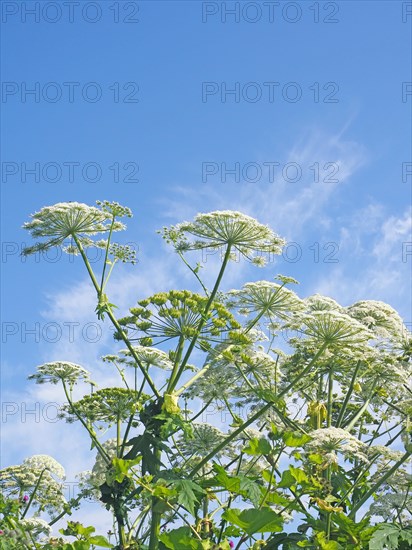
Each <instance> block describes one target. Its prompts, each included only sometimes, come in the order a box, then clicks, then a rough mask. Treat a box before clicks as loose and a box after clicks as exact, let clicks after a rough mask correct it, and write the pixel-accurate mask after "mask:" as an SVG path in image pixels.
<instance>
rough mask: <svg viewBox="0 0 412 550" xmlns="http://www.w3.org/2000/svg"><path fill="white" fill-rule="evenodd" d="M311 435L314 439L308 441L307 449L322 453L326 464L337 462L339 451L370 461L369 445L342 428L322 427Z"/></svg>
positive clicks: (363, 460)
mask: <svg viewBox="0 0 412 550" xmlns="http://www.w3.org/2000/svg"><path fill="white" fill-rule="evenodd" d="M309 435H310V436H311V437H312V440H311V441H309V443H306V445H305V449H306V451H309V452H317V453H320V454H322V456H323V458H324V459H325V464H326V465H328V464H333V463H337V461H338V459H337V454H338V453H341V454H342V455H344V457H345V458H352V459H353V458H356V459H358V460H361V461H362V462H369V460H368V456H367V454H368V447H367V445H365V444H364V443H362V441H360V440H359V439H358V438H357V437H355V436H353V435H352V434H350V433H349V432H348V431H346V430H343V429H342V428H334V427H330V428H321V429H319V430H314V431H313V432H310V433H309Z"/></svg>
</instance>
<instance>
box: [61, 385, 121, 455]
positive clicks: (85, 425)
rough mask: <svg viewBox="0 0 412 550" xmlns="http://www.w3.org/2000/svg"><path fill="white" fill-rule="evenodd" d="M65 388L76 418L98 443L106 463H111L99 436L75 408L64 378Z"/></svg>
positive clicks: (98, 448) (97, 445)
mask: <svg viewBox="0 0 412 550" xmlns="http://www.w3.org/2000/svg"><path fill="white" fill-rule="evenodd" d="M62 382H63V390H64V393H65V395H66V398H67V401H68V402H69V405H70V412H72V411H73V412H74V414H75V415H76V418H77V419H78V420H79V421H80V422H81V423H82V424H83V426H84V427H85V428H86V430H87V431H88V433H89V435H90V438H91V440H92V441H93V443H94V444H95V445H96V448H97V450H98V451H99V452H100V454H101V455H102V458H103V460H104V461H105V462H106V464H110V463H111V459H110V457H109V455H108V454H107V453H106V451H105V450H104V449H103V447H102V446H101V445H100V442H99V440H98V439H97V437H96V436H95V435H94V433H93V432H92V431H91V429H90V428H89V426H88V425H87V423H86V422H85V421H84V420H83V418H82V417H81V415H80V414H79V413H78V412H77V410H76V409H75V407H74V404H73V401H72V400H71V399H70V396H69V392H68V391H67V386H66V382H65V381H64V380H63V381H62Z"/></svg>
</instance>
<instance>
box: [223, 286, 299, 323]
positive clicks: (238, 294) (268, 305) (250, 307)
mask: <svg viewBox="0 0 412 550" xmlns="http://www.w3.org/2000/svg"><path fill="white" fill-rule="evenodd" d="M228 296H229V302H230V304H231V306H233V307H236V308H241V309H242V310H243V311H244V312H245V313H246V312H249V313H255V314H257V315H266V316H267V317H269V318H273V317H278V318H280V319H287V318H288V317H289V315H290V314H291V312H296V311H299V310H303V309H304V305H303V301H302V300H301V299H300V298H299V297H298V296H297V295H296V294H295V293H294V292H293V291H292V290H289V289H288V288H285V287H284V286H282V285H279V284H277V283H271V282H270V281H256V282H254V283H246V284H245V285H244V286H243V288H242V289H241V290H231V291H230V292H229V293H228Z"/></svg>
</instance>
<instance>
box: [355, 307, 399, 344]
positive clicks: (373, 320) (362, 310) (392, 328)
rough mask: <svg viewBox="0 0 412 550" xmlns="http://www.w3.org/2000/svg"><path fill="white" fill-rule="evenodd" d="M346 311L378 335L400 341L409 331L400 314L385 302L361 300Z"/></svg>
mask: <svg viewBox="0 0 412 550" xmlns="http://www.w3.org/2000/svg"><path fill="white" fill-rule="evenodd" d="M346 311H347V313H348V314H349V315H350V316H351V317H353V318H355V319H357V320H358V321H359V322H361V323H362V324H363V325H365V326H366V327H367V328H368V329H370V330H371V331H373V332H374V333H375V335H376V336H378V337H382V338H389V339H392V340H396V341H400V340H401V339H402V337H403V336H404V335H405V333H406V332H407V328H406V327H405V325H404V323H403V321H402V319H401V317H400V316H399V314H398V313H397V312H396V311H395V310H394V309H393V308H392V307H391V306H390V305H388V304H385V303H384V302H379V301H376V300H361V301H359V302H356V303H355V304H353V305H351V306H349V307H348V308H346Z"/></svg>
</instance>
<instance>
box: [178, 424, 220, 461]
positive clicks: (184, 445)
mask: <svg viewBox="0 0 412 550" xmlns="http://www.w3.org/2000/svg"><path fill="white" fill-rule="evenodd" d="M224 438H225V434H224V433H223V432H221V431H220V430H219V429H218V428H216V427H215V426H212V425H211V424H207V423H203V422H195V423H194V424H193V437H190V438H188V437H186V436H182V437H181V438H180V439H179V441H178V447H179V449H180V451H181V453H182V454H183V455H184V456H187V457H192V456H193V457H205V456H207V455H208V454H209V453H210V451H211V450H212V449H214V448H215V447H217V445H219V444H220V443H222V441H223V440H224ZM226 450H227V449H225V451H226ZM222 453H223V451H221V452H220V453H218V454H217V455H216V456H221V454H222Z"/></svg>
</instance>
